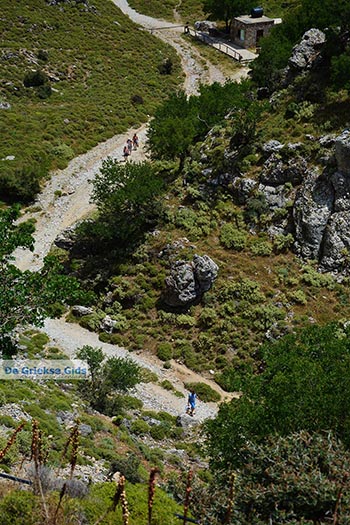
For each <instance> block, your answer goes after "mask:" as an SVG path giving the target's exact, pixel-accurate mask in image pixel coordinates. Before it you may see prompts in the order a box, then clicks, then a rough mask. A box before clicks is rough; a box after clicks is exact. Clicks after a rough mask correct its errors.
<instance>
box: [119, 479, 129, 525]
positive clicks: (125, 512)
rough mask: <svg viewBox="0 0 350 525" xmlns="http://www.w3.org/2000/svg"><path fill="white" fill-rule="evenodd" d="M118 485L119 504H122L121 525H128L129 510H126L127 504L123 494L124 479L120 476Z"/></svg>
mask: <svg viewBox="0 0 350 525" xmlns="http://www.w3.org/2000/svg"><path fill="white" fill-rule="evenodd" d="M119 485H120V489H121V492H120V502H121V504H122V514H123V525H129V509H128V502H127V499H126V493H125V477H124V476H120V480H119Z"/></svg>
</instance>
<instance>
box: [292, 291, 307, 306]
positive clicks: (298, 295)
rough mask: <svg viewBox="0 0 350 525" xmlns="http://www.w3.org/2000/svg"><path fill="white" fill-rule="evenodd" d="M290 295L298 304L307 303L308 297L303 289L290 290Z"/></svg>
mask: <svg viewBox="0 0 350 525" xmlns="http://www.w3.org/2000/svg"><path fill="white" fill-rule="evenodd" d="M288 297H289V298H290V299H291V300H292V301H294V302H295V303H298V304H306V303H307V298H306V295H305V293H304V292H303V290H295V291H294V292H290V293H289V294H288Z"/></svg>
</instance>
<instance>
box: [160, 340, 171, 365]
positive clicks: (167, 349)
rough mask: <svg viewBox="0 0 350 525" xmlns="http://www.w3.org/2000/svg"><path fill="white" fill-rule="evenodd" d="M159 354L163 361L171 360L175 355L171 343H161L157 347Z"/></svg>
mask: <svg viewBox="0 0 350 525" xmlns="http://www.w3.org/2000/svg"><path fill="white" fill-rule="evenodd" d="M157 356H158V357H159V359H161V360H162V361H169V360H170V359H172V357H173V349H172V346H171V344H170V343H160V345H159V346H158V349H157Z"/></svg>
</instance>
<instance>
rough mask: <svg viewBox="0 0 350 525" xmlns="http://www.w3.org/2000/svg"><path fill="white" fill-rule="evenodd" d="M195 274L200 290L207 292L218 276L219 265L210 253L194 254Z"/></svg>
mask: <svg viewBox="0 0 350 525" xmlns="http://www.w3.org/2000/svg"><path fill="white" fill-rule="evenodd" d="M193 265H194V275H195V279H196V281H197V283H198V286H199V292H200V294H202V293H203V292H207V291H208V290H210V288H211V287H212V284H213V282H214V281H215V279H216V278H217V276H218V271H219V267H218V265H217V264H216V263H215V262H214V261H213V260H212V259H211V258H210V257H208V255H203V257H201V256H200V255H194V257H193Z"/></svg>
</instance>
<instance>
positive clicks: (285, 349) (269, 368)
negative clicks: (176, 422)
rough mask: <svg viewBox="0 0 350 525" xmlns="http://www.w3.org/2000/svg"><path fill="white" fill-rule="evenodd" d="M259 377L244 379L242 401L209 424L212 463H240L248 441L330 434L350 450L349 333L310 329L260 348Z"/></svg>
mask: <svg viewBox="0 0 350 525" xmlns="http://www.w3.org/2000/svg"><path fill="white" fill-rule="evenodd" d="M261 353H262V364H261V366H262V368H263V371H262V373H260V374H255V375H250V376H248V377H247V378H243V380H242V385H243V386H242V391H243V395H242V396H241V398H240V399H235V400H232V401H231V402H230V403H226V404H223V405H221V407H220V409H219V414H218V416H217V417H216V419H214V420H212V421H209V422H208V424H207V435H208V441H207V445H208V450H209V453H210V455H211V459H212V463H213V465H215V466H217V467H219V466H221V467H225V466H226V467H227V466H230V465H231V466H235V465H241V464H243V463H244V461H245V457H244V453H243V452H242V451H243V446H244V443H245V442H246V441H247V440H251V441H254V442H258V443H259V442H260V441H261V440H262V439H264V438H265V437H266V436H268V435H271V434H275V435H281V436H285V435H287V434H289V433H291V432H297V431H300V430H307V431H309V432H319V431H326V430H332V431H333V432H334V433H335V435H336V436H337V437H339V438H340V439H341V440H342V441H343V442H344V443H345V445H346V446H350V408H349V399H350V333H349V329H341V328H339V326H337V325H336V324H330V325H327V326H324V327H319V326H312V327H310V328H307V329H305V330H303V331H302V332H300V333H298V334H293V335H288V336H285V337H283V338H281V339H280V340H279V341H277V342H276V343H274V344H268V345H265V346H264V347H263V348H262V351H261Z"/></svg>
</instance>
